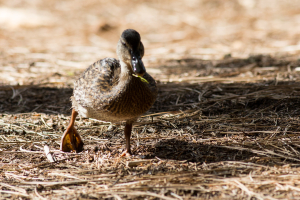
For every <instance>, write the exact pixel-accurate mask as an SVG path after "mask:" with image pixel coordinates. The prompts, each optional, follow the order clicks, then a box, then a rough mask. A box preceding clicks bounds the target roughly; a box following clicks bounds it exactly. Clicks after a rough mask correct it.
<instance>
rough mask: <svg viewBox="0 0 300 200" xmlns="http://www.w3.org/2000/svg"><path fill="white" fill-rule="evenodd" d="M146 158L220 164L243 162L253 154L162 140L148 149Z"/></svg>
mask: <svg viewBox="0 0 300 200" xmlns="http://www.w3.org/2000/svg"><path fill="white" fill-rule="evenodd" d="M147 152H148V153H149V154H148V155H147V156H146V158H147V159H152V158H155V157H157V158H159V159H170V160H179V161H188V162H200V163H202V162H205V163H212V162H220V161H245V160H249V159H250V158H251V157H254V156H255V154H253V153H251V152H248V151H240V150H236V149H228V148H224V147H222V146H217V145H211V144H202V143H201V144H200V143H194V142H187V141H183V140H177V139H168V140H162V141H160V142H158V143H156V144H155V145H154V147H149V149H148V150H147Z"/></svg>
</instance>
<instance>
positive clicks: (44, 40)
mask: <svg viewBox="0 0 300 200" xmlns="http://www.w3.org/2000/svg"><path fill="white" fill-rule="evenodd" d="M127 28H133V29H136V30H137V31H138V32H139V33H140V34H141V37H142V41H143V43H144V46H145V49H146V51H145V57H144V63H145V65H146V66H147V70H148V71H149V72H150V73H151V74H152V75H153V76H154V77H156V78H164V77H161V76H160V75H161V70H160V67H161V66H163V65H164V64H163V63H164V62H165V61H168V60H180V59H186V58H193V59H201V60H220V59H223V58H224V56H225V55H229V54H230V56H231V57H235V58H247V57H249V55H253V54H270V55H272V56H282V55H285V56H287V55H288V56H293V57H297V56H298V55H299V51H300V42H299V38H300V2H299V1H297V0H289V1H284V0H263V1H260V0H184V1H171V0H163V1H158V0H153V1H151V0H143V1H142V0H141V1H137V0H136V1H129V0H116V1H104V0H102V1H99V0H85V1H79V0H48V1H43V0H30V1H29V0H28V1H25V0H1V1H0V84H1V85H17V84H20V85H26V84H39V83H42V82H45V81H46V82H53V83H54V82H55V83H56V84H57V85H58V86H60V85H61V86H65V85H72V81H73V78H72V77H73V76H74V75H77V74H78V73H80V72H81V71H82V70H83V69H85V68H86V67H87V66H88V65H89V64H92V63H93V62H94V61H96V60H98V59H101V58H104V57H116V53H115V50H116V44H117V41H118V39H119V37H120V34H121V33H122V31H123V30H124V29H127ZM70 77H71V78H70Z"/></svg>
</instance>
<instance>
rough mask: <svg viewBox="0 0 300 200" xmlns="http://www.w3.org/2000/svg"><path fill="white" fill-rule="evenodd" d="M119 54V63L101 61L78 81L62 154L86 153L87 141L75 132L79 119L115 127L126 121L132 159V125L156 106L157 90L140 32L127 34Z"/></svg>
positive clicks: (62, 139) (125, 130)
mask: <svg viewBox="0 0 300 200" xmlns="http://www.w3.org/2000/svg"><path fill="white" fill-rule="evenodd" d="M116 52H117V56H118V59H119V60H117V59H115V58H104V59H102V60H98V61H96V62H95V63H93V64H92V65H90V66H89V67H88V68H87V69H86V70H85V71H84V72H83V73H82V74H81V75H80V76H79V77H78V78H77V80H75V81H74V89H73V95H72V96H71V102H72V114H71V119H70V123H69V125H68V126H67V128H66V130H65V131H64V133H63V135H62V138H61V143H60V150H61V151H63V152H74V151H75V152H76V153H79V152H82V151H83V149H84V148H83V146H84V143H83V140H82V138H81V136H80V134H79V133H78V131H77V130H76V128H75V119H76V117H77V116H78V115H79V116H81V117H84V118H94V119H97V120H101V121H106V122H111V123H117V122H122V121H125V122H126V123H125V129H124V135H125V148H126V149H125V151H124V153H123V154H122V155H126V156H130V155H132V151H131V147H130V137H131V131H132V125H133V123H134V122H135V121H136V120H137V119H138V117H140V116H141V115H142V114H144V113H145V112H147V111H148V110H149V109H150V107H151V106H152V105H153V103H154V102H155V100H156V97H157V87H156V82H155V80H154V79H153V78H152V77H151V76H150V75H149V74H148V73H147V72H146V68H145V66H144V63H143V61H142V58H143V56H144V53H145V50H144V45H143V43H142V41H141V36H140V34H139V33H138V32H137V31H136V30H134V29H126V30H124V31H123V33H122V34H121V37H120V39H119V41H118V43H117V51H116Z"/></svg>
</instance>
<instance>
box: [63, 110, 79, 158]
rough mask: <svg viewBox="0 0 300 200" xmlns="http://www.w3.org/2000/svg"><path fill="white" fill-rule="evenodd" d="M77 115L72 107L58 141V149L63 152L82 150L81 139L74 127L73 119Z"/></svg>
mask: <svg viewBox="0 0 300 200" xmlns="http://www.w3.org/2000/svg"><path fill="white" fill-rule="evenodd" d="M77 115H78V112H76V111H75V110H74V109H73V110H72V115H71V120H70V123H69V125H68V127H67V129H66V130H65V132H64V134H63V136H62V138H61V143H60V150H61V151H64V152H71V151H72V150H75V151H76V152H77V153H78V152H81V151H82V150H83V141H82V139H81V137H80V135H79V133H78V132H77V130H76V129H75V127H74V123H75V119H76V117H77Z"/></svg>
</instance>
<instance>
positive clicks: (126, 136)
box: [121, 121, 132, 156]
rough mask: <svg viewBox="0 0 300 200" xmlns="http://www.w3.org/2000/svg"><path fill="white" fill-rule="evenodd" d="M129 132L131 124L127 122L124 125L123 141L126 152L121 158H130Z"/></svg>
mask: <svg viewBox="0 0 300 200" xmlns="http://www.w3.org/2000/svg"><path fill="white" fill-rule="evenodd" d="M131 130H132V122H131V121H127V122H126V125H125V130H124V133H125V141H126V151H125V152H124V153H122V155H121V156H130V155H131V149H130V136H131Z"/></svg>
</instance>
